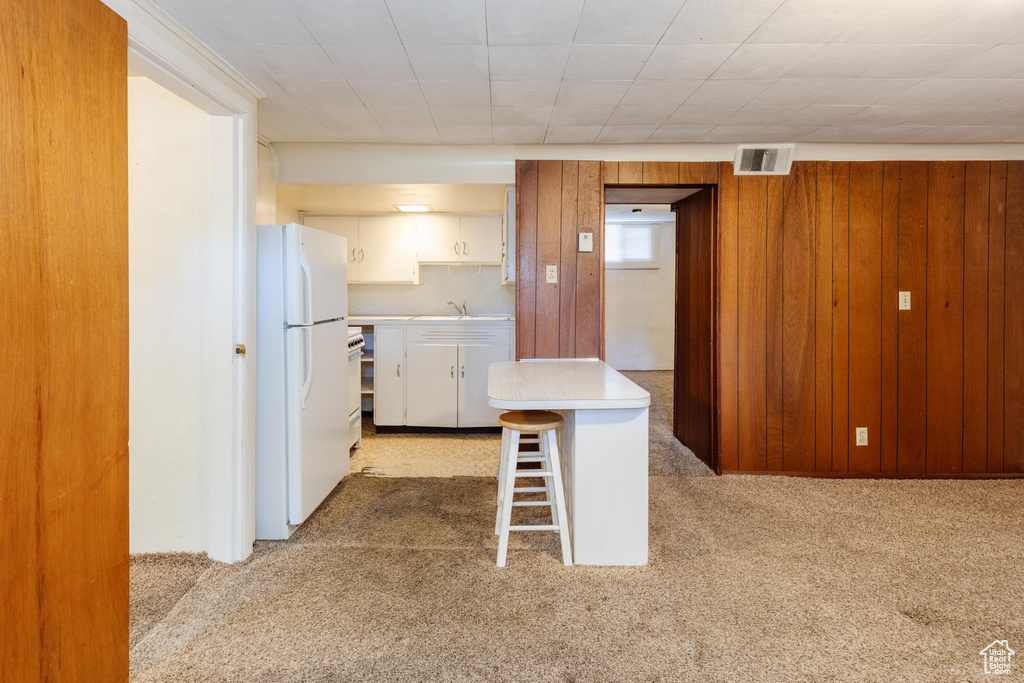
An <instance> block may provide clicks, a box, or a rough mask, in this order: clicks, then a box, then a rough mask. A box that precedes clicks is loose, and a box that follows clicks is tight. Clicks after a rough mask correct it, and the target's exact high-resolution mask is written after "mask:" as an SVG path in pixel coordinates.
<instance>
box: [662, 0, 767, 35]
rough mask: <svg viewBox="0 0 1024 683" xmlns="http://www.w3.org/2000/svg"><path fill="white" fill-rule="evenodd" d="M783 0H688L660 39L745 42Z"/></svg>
mask: <svg viewBox="0 0 1024 683" xmlns="http://www.w3.org/2000/svg"><path fill="white" fill-rule="evenodd" d="M781 4H782V0H688V1H687V2H686V4H685V5H683V7H682V9H681V10H679V14H677V15H676V17H675V19H674V20H673V21H672V24H671V25H670V26H669V27H668V30H667V31H665V35H664V36H662V38H661V41H660V42H661V44H662V45H687V44H694V43H742V42H743V41H744V40H746V39H747V37H748V36H749V35H750V34H751V33H752V32H753V31H754V30H755V29H756V28H757V27H758V26H760V25H761V24H762V23H764V21H765V20H766V19H767V18H768V17H770V16H771V15H772V12H774V11H775V10H776V9H777V8H778V7H779V5H781Z"/></svg>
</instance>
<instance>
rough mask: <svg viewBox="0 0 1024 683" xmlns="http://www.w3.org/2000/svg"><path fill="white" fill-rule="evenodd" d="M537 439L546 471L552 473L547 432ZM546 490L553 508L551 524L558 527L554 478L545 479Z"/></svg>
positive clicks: (540, 434)
mask: <svg viewBox="0 0 1024 683" xmlns="http://www.w3.org/2000/svg"><path fill="white" fill-rule="evenodd" d="M537 439H538V440H539V441H540V445H539V447H540V454H541V455H542V456H544V463H543V465H544V469H546V470H547V471H548V472H550V471H552V466H551V449H550V448H548V440H547V432H541V433H539V434H537ZM544 488H545V489H547V492H546V495H547V498H548V505H549V507H550V508H551V524H553V525H554V526H558V507H557V506H556V505H555V499H556V496H555V482H554V477H544Z"/></svg>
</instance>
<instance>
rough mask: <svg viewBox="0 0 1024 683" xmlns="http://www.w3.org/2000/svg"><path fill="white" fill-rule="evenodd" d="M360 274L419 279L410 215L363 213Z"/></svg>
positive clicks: (387, 279) (368, 278)
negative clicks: (368, 214)
mask: <svg viewBox="0 0 1024 683" xmlns="http://www.w3.org/2000/svg"><path fill="white" fill-rule="evenodd" d="M349 251H351V250H349ZM359 276H360V280H359V281H360V282H411V283H418V282H419V269H418V267H417V264H416V233H415V231H414V225H413V222H412V221H410V220H409V217H408V216H360V217H359Z"/></svg>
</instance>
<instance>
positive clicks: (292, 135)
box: [274, 124, 333, 142]
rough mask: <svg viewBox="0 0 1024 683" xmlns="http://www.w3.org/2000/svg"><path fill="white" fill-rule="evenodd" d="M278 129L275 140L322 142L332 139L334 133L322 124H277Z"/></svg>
mask: <svg viewBox="0 0 1024 683" xmlns="http://www.w3.org/2000/svg"><path fill="white" fill-rule="evenodd" d="M274 129H275V130H276V131H277V135H276V139H275V140H274V142H321V141H322V140H325V139H330V138H331V137H332V136H333V133H332V131H331V130H329V129H328V128H326V127H324V126H322V125H320V124H312V125H307V126H288V125H283V126H275V127H274Z"/></svg>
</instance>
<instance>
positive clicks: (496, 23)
mask: <svg viewBox="0 0 1024 683" xmlns="http://www.w3.org/2000/svg"><path fill="white" fill-rule="evenodd" d="M156 2H157V4H158V5H160V6H161V7H163V8H164V9H165V10H166V11H167V12H168V13H169V14H170V15H171V16H172V17H174V18H175V19H177V20H178V21H179V22H180V23H181V24H183V25H184V26H185V27H186V28H187V29H189V30H190V31H191V32H192V33H194V34H195V35H196V36H197V37H199V38H200V39H201V40H202V41H203V42H205V43H206V44H207V45H209V46H210V47H211V48H212V49H213V50H214V51H216V52H217V53H218V54H220V56H221V57H223V58H224V59H225V60H227V61H228V62H229V63H230V64H232V65H233V66H234V67H235V68H236V69H238V70H239V71H240V72H241V73H242V74H244V75H245V76H246V77H248V78H249V79H250V80H252V81H253V83H255V84H256V85H257V86H259V87H260V88H261V89H262V90H263V91H264V92H265V93H266V94H267V98H266V99H265V100H264V101H262V102H261V105H260V127H259V130H260V133H261V134H262V135H263V136H264V137H265V138H267V139H268V140H270V141H272V142H284V141H292V142H302V141H304V142H404V143H423V144H441V143H445V144H491V143H494V144H515V143H637V142H772V141H821V142H922V143H925V142H927V143H934V142H1024V2H1022V1H1021V0H988V1H983V0H260V1H259V2H252V1H251V0H156Z"/></svg>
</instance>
